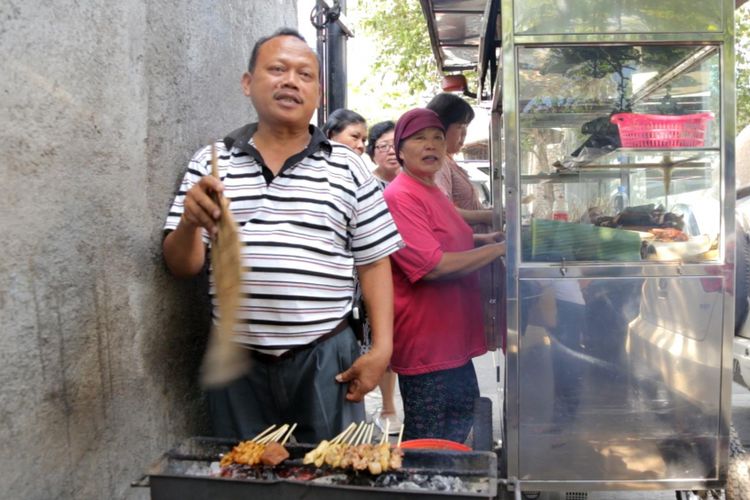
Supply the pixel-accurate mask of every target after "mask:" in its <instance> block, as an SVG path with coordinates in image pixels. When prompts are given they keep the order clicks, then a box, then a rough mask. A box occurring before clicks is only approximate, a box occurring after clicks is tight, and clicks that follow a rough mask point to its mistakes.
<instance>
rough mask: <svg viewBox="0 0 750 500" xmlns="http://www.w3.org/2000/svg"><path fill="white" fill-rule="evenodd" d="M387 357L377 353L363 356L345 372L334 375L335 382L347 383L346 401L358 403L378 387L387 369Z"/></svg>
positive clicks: (371, 352)
mask: <svg viewBox="0 0 750 500" xmlns="http://www.w3.org/2000/svg"><path fill="white" fill-rule="evenodd" d="M389 358H390V357H389V356H381V355H380V354H379V353H378V352H377V351H370V352H368V353H366V354H363V355H362V356H360V357H359V358H357V359H356V361H354V364H352V366H351V367H350V368H349V369H348V370H346V371H345V372H342V373H339V374H338V375H336V381H337V382H340V383H342V384H345V383H347V382H348V383H349V388H348V389H347V391H346V399H347V400H349V401H354V402H359V401H362V398H364V397H365V394H367V393H368V392H370V391H371V390H373V389H374V388H375V386H376V385H378V382H380V379H381V377H382V376H383V373H385V370H386V368H388V362H389Z"/></svg>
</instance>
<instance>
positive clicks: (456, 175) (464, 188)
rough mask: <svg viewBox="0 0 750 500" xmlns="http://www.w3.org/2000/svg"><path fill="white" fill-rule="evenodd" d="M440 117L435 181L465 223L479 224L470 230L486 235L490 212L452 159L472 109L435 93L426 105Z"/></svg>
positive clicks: (467, 124)
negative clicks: (441, 146) (441, 150)
mask: <svg viewBox="0 0 750 500" xmlns="http://www.w3.org/2000/svg"><path fill="white" fill-rule="evenodd" d="M427 109H431V110H432V111H434V112H435V113H437V115H438V117H440V121H441V122H442V123H443V127H445V146H446V152H447V155H446V157H445V162H444V163H443V166H442V168H441V169H440V172H438V174H437V175H436V176H435V182H436V183H437V185H438V186H439V187H440V189H441V190H442V191H443V192H444V193H445V194H446V195H448V198H450V199H451V201H453V203H454V205H456V208H458V211H459V213H460V214H461V215H462V216H463V218H464V220H466V222H467V223H468V224H471V225H477V224H483V225H484V227H482V226H479V227H475V228H474V229H475V230H476V231H477V232H487V230H488V227H487V226H491V225H492V210H486V209H485V208H484V207H483V206H482V204H481V203H480V201H479V197H478V196H477V193H476V191H475V190H474V185H473V184H472V183H471V180H470V179H469V174H467V173H466V171H465V170H464V169H462V168H461V167H459V166H458V164H457V163H456V162H455V160H453V156H454V155H455V154H456V153H458V152H460V151H461V148H463V146H464V141H465V140H466V130H467V128H468V126H469V123H471V121H472V120H473V119H474V110H473V109H471V106H469V103H467V102H466V101H464V100H463V99H461V98H460V97H458V96H456V95H453V94H446V93H442V94H438V95H436V96H435V97H433V98H432V100H431V101H430V102H429V103H428V104H427Z"/></svg>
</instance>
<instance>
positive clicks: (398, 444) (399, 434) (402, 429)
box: [396, 424, 404, 448]
mask: <svg viewBox="0 0 750 500" xmlns="http://www.w3.org/2000/svg"><path fill="white" fill-rule="evenodd" d="M402 437H404V424H401V430H400V431H399V433H398V441H397V442H396V448H401V438H402Z"/></svg>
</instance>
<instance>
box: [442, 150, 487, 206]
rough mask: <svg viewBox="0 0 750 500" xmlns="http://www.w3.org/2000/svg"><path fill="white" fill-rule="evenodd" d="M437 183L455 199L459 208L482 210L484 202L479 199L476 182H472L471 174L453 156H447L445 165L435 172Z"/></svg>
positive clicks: (449, 196) (454, 201)
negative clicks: (475, 187)
mask: <svg viewBox="0 0 750 500" xmlns="http://www.w3.org/2000/svg"><path fill="white" fill-rule="evenodd" d="M435 184H437V185H438V187H439V188H440V189H441V190H442V191H443V193H445V194H446V195H448V198H450V199H451V200H453V203H454V204H455V205H456V206H457V207H458V208H463V209H464V210H481V209H482V208H484V207H482V203H480V201H479V197H478V196H477V192H476V190H475V189H474V184H472V183H471V179H470V178H469V174H468V173H467V172H466V170H464V169H463V168H461V167H459V166H458V164H457V163H456V162H455V161H453V160H452V159H451V158H448V157H446V158H445V162H444V163H443V166H442V167H441V168H440V170H438V173H437V174H435Z"/></svg>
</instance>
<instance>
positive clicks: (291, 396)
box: [207, 328, 365, 443]
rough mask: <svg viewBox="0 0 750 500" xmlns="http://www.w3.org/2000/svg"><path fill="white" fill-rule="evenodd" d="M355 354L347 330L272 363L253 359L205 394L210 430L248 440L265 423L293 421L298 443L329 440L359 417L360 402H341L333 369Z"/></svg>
mask: <svg viewBox="0 0 750 500" xmlns="http://www.w3.org/2000/svg"><path fill="white" fill-rule="evenodd" d="M358 356H359V346H358V344H357V341H356V339H355V338H354V333H353V332H352V330H351V328H346V329H345V330H344V331H342V332H341V333H339V334H338V335H336V336H334V337H331V338H330V339H327V340H325V341H323V342H321V343H319V344H317V345H315V346H313V347H311V348H309V349H302V350H300V351H298V352H295V353H294V354H293V355H292V356H290V357H288V358H286V359H283V360H281V361H278V362H264V361H260V360H258V359H253V360H252V362H251V368H250V371H249V373H248V374H247V375H245V376H243V377H241V378H240V379H238V380H235V381H234V382H232V383H231V384H229V385H228V386H227V387H225V388H222V389H214V390H211V391H209V392H208V393H207V396H208V402H209V410H210V413H211V419H212V423H213V426H214V433H215V434H216V435H217V436H220V437H231V438H235V439H250V438H252V437H254V436H255V435H257V434H258V433H259V432H261V431H263V430H264V429H266V428H267V427H268V426H270V425H271V424H277V425H278V424H285V423H286V424H290V425H291V424H292V423H295V422H296V423H297V424H298V425H297V429H296V430H295V431H294V436H295V437H296V438H297V440H298V441H299V442H306V443H317V442H320V441H322V440H323V439H330V438H332V437H333V436H335V435H336V434H338V433H339V432H341V431H342V430H343V429H344V428H345V427H346V426H348V425H349V424H350V423H352V422H360V421H362V420H364V418H365V411H364V404H363V403H351V402H349V401H346V398H345V396H346V389H347V385H346V384H340V383H338V382H336V380H335V377H336V375H337V374H338V373H341V372H343V371H344V370H346V369H347V368H349V367H350V366H351V365H352V363H354V360H355V359H356V358H357V357H358Z"/></svg>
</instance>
